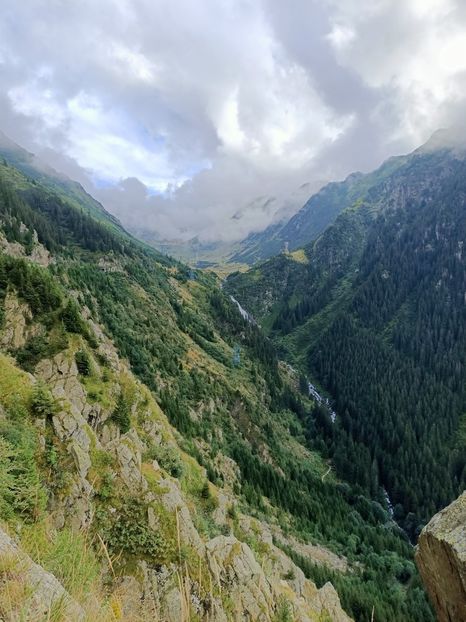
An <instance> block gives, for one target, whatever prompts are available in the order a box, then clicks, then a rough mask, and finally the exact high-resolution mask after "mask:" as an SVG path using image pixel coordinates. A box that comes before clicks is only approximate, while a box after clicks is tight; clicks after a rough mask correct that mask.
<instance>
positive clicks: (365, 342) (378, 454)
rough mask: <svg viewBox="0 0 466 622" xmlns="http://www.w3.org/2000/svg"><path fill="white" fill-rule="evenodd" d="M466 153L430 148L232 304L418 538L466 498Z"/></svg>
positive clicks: (253, 277) (351, 466)
mask: <svg viewBox="0 0 466 622" xmlns="http://www.w3.org/2000/svg"><path fill="white" fill-rule="evenodd" d="M465 172H466V162H465V155H464V151H462V150H460V149H458V147H454V148H437V146H436V145H433V144H430V145H429V144H428V145H427V146H426V147H424V148H422V149H420V150H418V151H417V152H415V153H414V154H413V155H412V156H410V157H408V158H407V159H406V161H405V162H404V164H403V165H402V166H401V167H399V168H397V170H395V171H394V172H393V173H392V174H391V175H389V176H388V177H386V178H385V179H384V180H383V181H382V182H381V183H379V184H378V185H376V186H374V187H373V188H371V190H370V192H368V193H367V194H366V195H365V198H363V199H362V200H361V201H359V202H356V203H355V205H354V206H353V207H352V208H350V209H347V210H346V211H345V212H343V213H342V214H341V215H340V216H339V218H338V219H337V220H336V222H335V224H334V225H333V226H331V227H329V228H328V229H327V230H326V231H325V232H324V234H323V235H322V236H321V237H320V238H319V239H318V240H317V241H316V242H315V243H313V244H311V245H310V246H308V247H306V248H305V254H304V257H305V260H304V261H301V262H297V261H295V260H294V258H293V256H290V257H287V256H281V257H278V258H275V259H272V260H270V261H268V262H266V263H264V264H262V265H260V266H258V267H257V268H254V269H252V270H251V271H250V272H249V273H246V274H244V275H236V276H234V277H232V278H231V279H230V280H229V282H228V284H227V288H226V289H227V291H230V292H231V293H233V295H234V296H235V297H236V298H237V299H238V300H239V301H240V303H241V304H242V305H243V306H244V307H245V308H246V309H248V310H249V311H250V312H252V314H253V315H254V317H255V318H256V319H257V320H258V321H260V322H261V323H262V324H263V325H264V327H266V328H267V329H268V331H269V333H270V335H271V336H272V338H273V340H274V341H275V343H276V344H277V346H278V347H280V348H282V349H283V350H284V351H285V352H286V353H287V356H288V357H289V358H291V359H292V360H293V359H294V360H295V361H296V363H297V364H299V365H300V367H301V369H302V370H303V371H305V372H306V373H308V374H310V375H311V376H312V378H313V379H314V381H317V382H318V383H319V384H320V386H321V387H323V388H324V389H325V390H326V391H327V392H328V394H329V395H330V396H331V397H332V398H333V402H334V404H333V408H334V410H335V411H336V412H337V414H338V416H337V419H336V423H335V425H331V424H330V425H329V424H328V422H327V420H326V419H325V417H324V419H323V420H321V421H318V420H316V421H315V424H314V425H315V426H316V427H317V429H318V430H320V435H321V438H322V443H323V444H324V445H325V446H326V447H327V450H328V452H329V455H330V456H331V457H332V458H333V460H334V461H335V464H336V466H337V468H338V470H339V472H340V473H344V474H345V476H346V477H348V478H349V479H350V480H351V481H353V482H358V483H359V484H361V485H363V486H364V488H365V489H366V490H367V491H370V492H371V494H372V495H374V496H376V497H377V496H381V495H383V494H384V490H386V491H388V494H389V496H390V499H391V501H392V503H393V505H394V506H395V516H396V518H397V519H398V520H399V521H400V523H401V524H403V526H404V527H405V529H406V530H407V531H408V532H409V533H410V535H411V537H412V538H415V536H416V534H417V533H418V526H419V525H422V524H423V523H424V522H425V521H427V520H428V519H429V517H430V516H431V515H432V514H433V513H434V512H435V511H437V510H438V509H440V508H441V507H443V506H444V505H446V504H447V503H448V502H449V501H451V499H452V498H454V496H456V494H457V493H458V492H459V491H461V490H462V489H463V488H464V486H465V484H466V479H465V477H466V469H465V464H466V452H465V446H464V434H463V433H462V428H463V420H462V415H463V413H464V406H465V393H464V389H465V387H464V382H463V378H464V365H465V357H466V351H465V343H466V342H465V338H464V337H465V335H464V333H465V329H466V309H465V306H464V294H465V283H466V267H465V260H464V254H463V244H464V239H465V236H466V230H465V226H464V223H465V219H464V212H465V197H466V187H465V185H464V179H465Z"/></svg>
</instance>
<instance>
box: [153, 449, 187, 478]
mask: <svg viewBox="0 0 466 622" xmlns="http://www.w3.org/2000/svg"><path fill="white" fill-rule="evenodd" d="M143 459H144V462H149V461H151V460H157V462H158V463H159V464H160V466H161V467H162V469H164V470H165V471H167V472H168V473H170V475H171V476H172V477H176V478H180V477H181V476H182V475H183V463H182V462H181V459H180V456H179V454H178V452H177V451H176V449H175V448H174V447H172V446H171V445H156V444H151V445H150V447H149V448H148V450H147V451H146V452H145V453H144V456H143Z"/></svg>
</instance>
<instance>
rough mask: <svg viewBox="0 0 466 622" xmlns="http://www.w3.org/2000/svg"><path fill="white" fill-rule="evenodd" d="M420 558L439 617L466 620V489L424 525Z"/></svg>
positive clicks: (441, 621)
mask: <svg viewBox="0 0 466 622" xmlns="http://www.w3.org/2000/svg"><path fill="white" fill-rule="evenodd" d="M416 562H417V565H418V567H419V570H420V572H421V576H422V578H423V581H424V584H425V586H426V588H427V591H428V593H429V596H430V599H431V602H432V604H433V606H434V607H435V610H436V613H437V619H438V621H439V622H465V621H466V492H464V493H463V494H462V495H461V496H460V497H459V498H458V499H456V501H453V503H451V504H450V505H449V506H448V507H446V508H445V509H444V510H442V511H441V512H439V513H438V514H436V515H435V516H434V517H433V518H432V520H431V521H430V522H429V523H428V525H426V527H424V529H423V530H422V533H421V536H420V538H419V545H418V550H417V553H416Z"/></svg>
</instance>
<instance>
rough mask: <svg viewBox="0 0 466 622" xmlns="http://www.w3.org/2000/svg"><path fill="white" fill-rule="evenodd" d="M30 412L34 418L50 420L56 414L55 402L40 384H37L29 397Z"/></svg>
mask: <svg viewBox="0 0 466 622" xmlns="http://www.w3.org/2000/svg"><path fill="white" fill-rule="evenodd" d="M30 410H31V413H32V415H34V416H35V417H47V418H52V417H53V415H56V414H57V412H58V404H57V401H56V400H55V399H54V398H53V396H52V394H51V393H50V391H49V390H48V389H47V387H46V386H45V385H44V384H43V383H42V382H38V383H37V384H36V386H35V387H34V390H33V392H32V396H31V403H30Z"/></svg>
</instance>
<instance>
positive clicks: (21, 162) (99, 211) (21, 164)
mask: <svg viewBox="0 0 466 622" xmlns="http://www.w3.org/2000/svg"><path fill="white" fill-rule="evenodd" d="M0 160H1V161H3V164H7V165H8V164H9V165H11V166H12V167H13V168H14V169H16V170H17V171H19V172H20V173H22V177H25V178H26V180H27V182H29V183H30V182H32V185H34V184H37V183H40V184H41V186H42V188H44V189H47V190H49V191H51V192H53V193H54V194H55V196H58V197H60V198H62V199H66V201H67V203H68V204H71V205H72V206H73V207H75V208H78V209H79V210H81V211H83V212H85V213H86V214H88V215H90V216H92V217H93V218H95V219H96V220H98V221H100V222H103V223H105V224H107V225H109V226H110V227H111V228H113V229H115V230H116V231H118V232H119V233H120V234H121V235H123V236H124V237H127V236H128V235H129V234H128V233H127V232H126V231H125V230H124V229H123V227H122V226H121V224H120V223H119V221H118V220H117V219H116V218H115V217H114V216H112V215H111V214H110V213H109V212H107V211H106V210H105V208H104V207H103V206H102V205H101V204H100V203H99V202H98V201H96V200H95V199H94V198H93V197H92V196H91V195H90V194H88V193H87V192H86V191H85V190H84V188H83V187H82V186H81V184H79V183H78V182H76V181H73V180H72V179H69V178H68V177H67V176H66V175H63V174H61V173H58V172H57V171H55V170H54V169H53V168H52V167H50V166H48V165H47V164H45V163H44V162H42V161H41V160H40V159H39V158H37V156H35V155H34V154H33V153H30V152H29V151H26V149H23V148H22V147H21V146H19V145H17V144H16V143H15V142H14V141H12V140H11V139H10V138H8V136H6V135H5V134H4V133H3V132H2V131H1V130H0ZM22 177H20V176H17V177H15V176H14V175H10V182H11V183H13V184H14V185H15V186H16V187H18V184H23V187H24V188H26V187H27V183H25V182H24V180H23V179H22Z"/></svg>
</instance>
